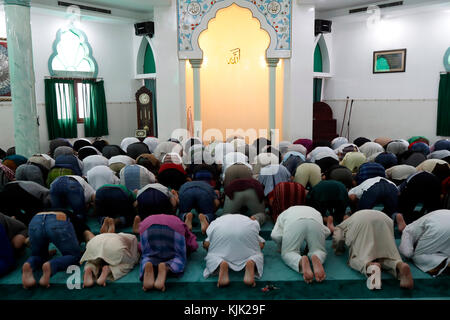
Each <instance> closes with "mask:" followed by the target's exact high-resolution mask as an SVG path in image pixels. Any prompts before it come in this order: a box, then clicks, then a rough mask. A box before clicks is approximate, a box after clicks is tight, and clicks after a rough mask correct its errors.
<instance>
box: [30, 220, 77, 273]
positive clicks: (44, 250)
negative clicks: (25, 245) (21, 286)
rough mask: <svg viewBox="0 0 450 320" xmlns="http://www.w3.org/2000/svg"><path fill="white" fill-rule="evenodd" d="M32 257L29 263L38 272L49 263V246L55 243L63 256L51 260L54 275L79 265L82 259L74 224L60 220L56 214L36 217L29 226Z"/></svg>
mask: <svg viewBox="0 0 450 320" xmlns="http://www.w3.org/2000/svg"><path fill="white" fill-rule="evenodd" d="M29 236H30V242H31V256H30V258H28V260H27V262H28V263H30V265H31V269H32V270H33V271H36V270H38V269H41V268H42V265H43V264H44V263H45V262H46V261H48V258H49V256H48V246H49V244H50V242H51V243H53V244H54V245H55V246H56V248H58V250H59V251H60V252H61V255H62V256H58V257H54V258H53V259H52V260H50V266H51V270H52V275H53V274H55V273H57V272H59V271H66V270H67V267H69V266H70V265H78V264H79V261H80V258H81V250H80V245H79V244H78V240H77V236H76V235H75V230H74V228H73V225H72V223H71V222H70V220H69V219H68V218H66V220H65V221H62V220H58V219H57V217H56V215H55V214H43V215H36V216H34V218H33V219H32V220H31V222H30V225H29Z"/></svg>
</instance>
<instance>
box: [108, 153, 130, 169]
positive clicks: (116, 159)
mask: <svg viewBox="0 0 450 320" xmlns="http://www.w3.org/2000/svg"><path fill="white" fill-rule="evenodd" d="M113 163H123V164H124V165H126V166H128V165H131V164H135V163H136V161H135V160H134V159H133V158H131V157H129V156H123V155H120V156H114V157H111V158H110V159H109V161H108V165H109V166H110V165H112V164H113Z"/></svg>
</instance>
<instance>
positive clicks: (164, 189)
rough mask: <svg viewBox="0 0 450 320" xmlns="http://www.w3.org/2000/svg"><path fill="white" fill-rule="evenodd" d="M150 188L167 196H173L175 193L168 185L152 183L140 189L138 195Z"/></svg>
mask: <svg viewBox="0 0 450 320" xmlns="http://www.w3.org/2000/svg"><path fill="white" fill-rule="evenodd" d="M150 188H151V189H155V190H158V191H160V192H162V193H164V194H165V195H166V196H167V198H171V197H173V193H172V192H170V191H169V188H167V187H166V186H163V185H162V184H160V183H150V184H148V185H146V186H145V187H143V188H141V189H139V191H138V193H137V195H136V197H139V196H140V195H141V194H142V193H143V192H144V191H146V190H148V189H150Z"/></svg>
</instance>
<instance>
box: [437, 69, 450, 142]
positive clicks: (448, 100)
mask: <svg viewBox="0 0 450 320" xmlns="http://www.w3.org/2000/svg"><path fill="white" fill-rule="evenodd" d="M436 135H438V136H444V137H448V136H450V73H447V74H441V81H440V83H439V98H438V115H437V132H436Z"/></svg>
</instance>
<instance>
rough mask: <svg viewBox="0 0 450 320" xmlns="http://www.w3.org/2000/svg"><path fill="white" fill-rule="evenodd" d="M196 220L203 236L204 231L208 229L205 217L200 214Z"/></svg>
mask: <svg viewBox="0 0 450 320" xmlns="http://www.w3.org/2000/svg"><path fill="white" fill-rule="evenodd" d="M198 220H200V225H201V228H202V233H203V234H205V233H206V229H208V227H209V222H208V219H206V216H205V215H204V214H203V213H200V214H199V215H198Z"/></svg>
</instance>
